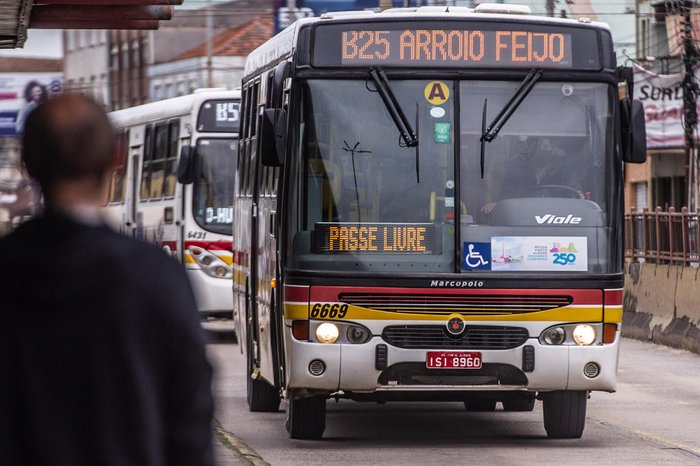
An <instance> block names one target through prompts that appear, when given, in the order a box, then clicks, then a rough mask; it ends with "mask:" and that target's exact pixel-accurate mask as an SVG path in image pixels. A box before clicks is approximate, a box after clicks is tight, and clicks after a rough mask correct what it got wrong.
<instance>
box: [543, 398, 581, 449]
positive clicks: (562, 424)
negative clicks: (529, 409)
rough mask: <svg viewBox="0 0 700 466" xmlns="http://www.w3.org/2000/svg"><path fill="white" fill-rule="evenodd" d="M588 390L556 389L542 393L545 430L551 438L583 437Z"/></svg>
mask: <svg viewBox="0 0 700 466" xmlns="http://www.w3.org/2000/svg"><path fill="white" fill-rule="evenodd" d="M587 403H588V392H587V391H572V390H568V391H564V390H561V391H555V392H548V393H543V394H542V408H543V411H544V430H546V431H547V437H549V438H561V439H563V438H581V435H583V428H584V427H585V425H586V404H587Z"/></svg>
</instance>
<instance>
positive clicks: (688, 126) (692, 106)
mask: <svg viewBox="0 0 700 466" xmlns="http://www.w3.org/2000/svg"><path fill="white" fill-rule="evenodd" d="M681 2H682V3H681V5H682V6H681V8H682V16H683V68H684V71H685V75H684V76H683V130H684V132H685V153H686V160H687V161H688V207H689V208H690V209H692V210H693V211H694V210H695V209H697V208H698V187H697V182H698V178H697V177H698V163H697V159H698V157H697V147H696V143H695V129H696V128H697V124H698V112H697V97H698V85H697V83H696V82H695V65H696V63H697V61H698V60H697V59H698V54H697V49H696V48H695V42H694V39H693V23H692V22H691V12H692V7H693V1H692V0H681Z"/></svg>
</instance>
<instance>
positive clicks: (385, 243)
mask: <svg viewBox="0 0 700 466" xmlns="http://www.w3.org/2000/svg"><path fill="white" fill-rule="evenodd" d="M434 244H435V232H434V228H433V225H432V224H430V223H408V224H398V223H316V227H315V233H314V252H316V253H319V254H337V253H340V254H343V253H353V254H356V253H370V254H386V253H390V254H430V253H432V252H433V248H434Z"/></svg>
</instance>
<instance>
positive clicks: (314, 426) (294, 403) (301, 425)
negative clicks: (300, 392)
mask: <svg viewBox="0 0 700 466" xmlns="http://www.w3.org/2000/svg"><path fill="white" fill-rule="evenodd" d="M285 425H286V427H287V432H289V436H290V437H291V438H294V439H301V440H320V439H321V437H323V431H324V430H325V429H326V397H325V396H312V397H309V398H299V399H296V400H295V399H291V398H290V399H289V402H288V403H287V419H286V424H285Z"/></svg>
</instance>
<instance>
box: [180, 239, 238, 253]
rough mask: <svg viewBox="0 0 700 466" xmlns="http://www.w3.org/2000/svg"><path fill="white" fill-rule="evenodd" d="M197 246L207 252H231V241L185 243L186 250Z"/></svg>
mask: <svg viewBox="0 0 700 466" xmlns="http://www.w3.org/2000/svg"><path fill="white" fill-rule="evenodd" d="M190 246H197V247H200V248H202V249H206V250H207V251H231V241H211V242H210V241H185V249H187V248H189V247H190Z"/></svg>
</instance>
